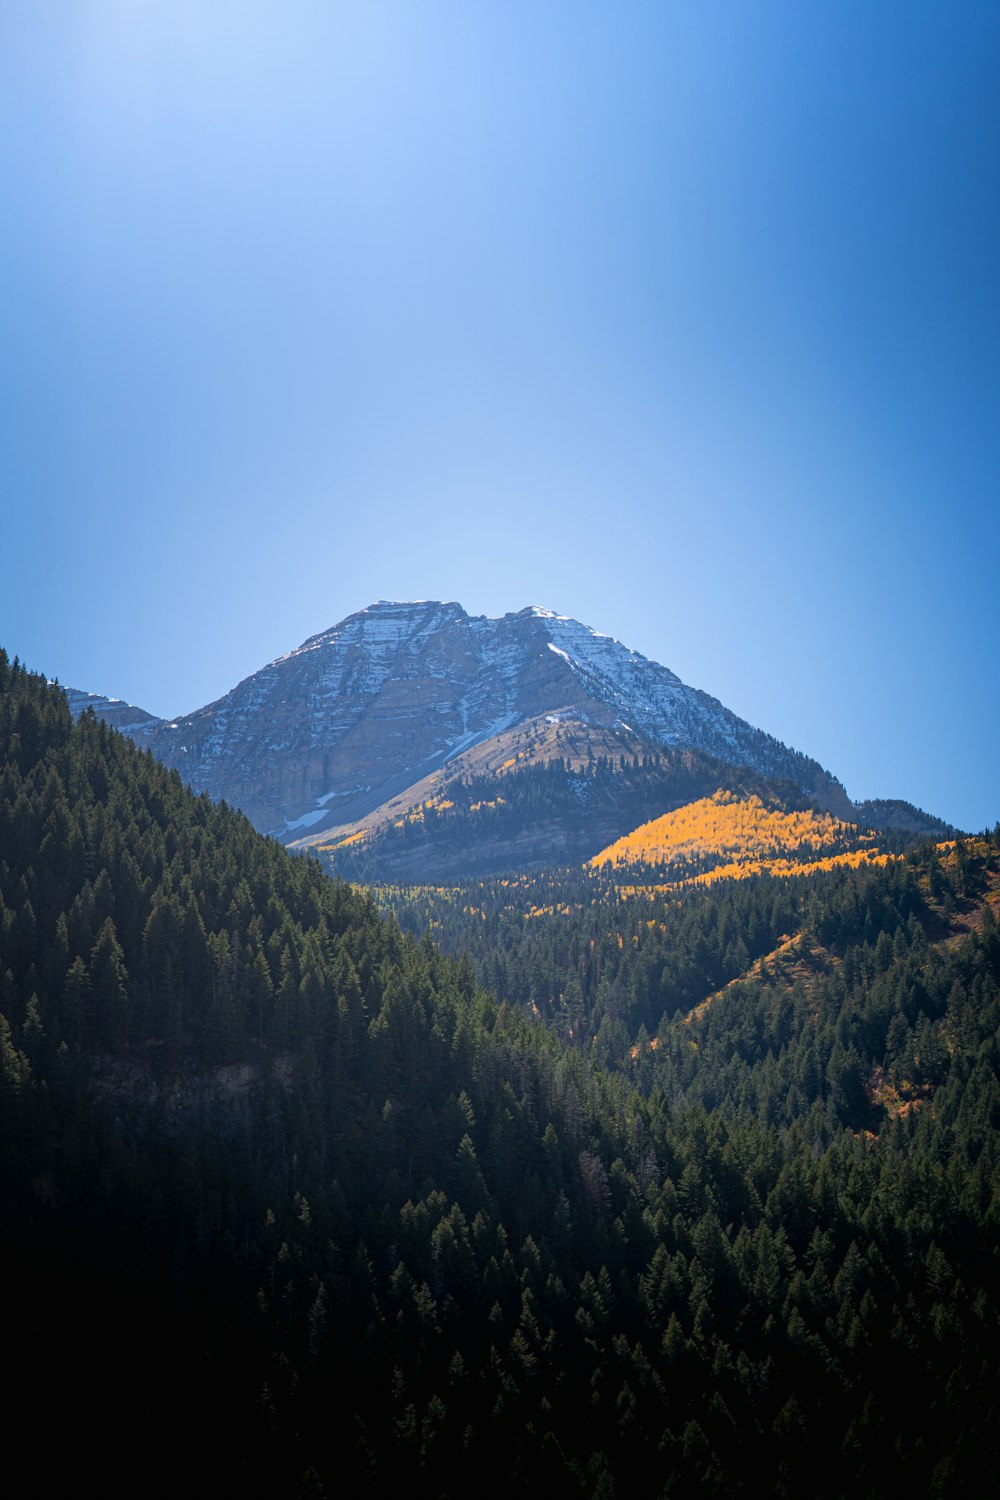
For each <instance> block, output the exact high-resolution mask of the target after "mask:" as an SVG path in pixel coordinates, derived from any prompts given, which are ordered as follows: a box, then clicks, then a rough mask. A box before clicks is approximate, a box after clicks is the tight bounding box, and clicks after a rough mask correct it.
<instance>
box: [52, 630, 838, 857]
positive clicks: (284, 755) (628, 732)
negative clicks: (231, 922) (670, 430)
mask: <svg viewBox="0 0 1000 1500" xmlns="http://www.w3.org/2000/svg"><path fill="white" fill-rule="evenodd" d="M81 696H82V695H81ZM95 707H96V704H95ZM97 711H98V712H102V710H101V709H100V708H98V709H97ZM129 712H130V714H132V715H133V716H136V717H134V718H133V721H132V722H131V723H130V724H128V725H126V724H125V723H122V724H121V727H122V728H125V729H126V731H127V732H128V733H130V734H132V735H133V737H134V738H136V739H138V740H140V742H141V743H143V744H144V745H147V746H148V747H149V748H150V749H152V750H153V752H154V753H155V754H156V755H157V756H158V757H159V758H160V759H161V760H163V761H165V762H166V763H167V764H168V765H171V766H175V767H176V768H177V769H178V770H179V771H180V772H181V774H182V775H183V776H184V778H185V780H186V781H189V782H190V783H191V785H192V786H194V787H195V788H196V789H198V790H205V791H207V792H209V794H210V795H211V796H213V797H218V798H224V799H225V800H226V801H228V802H230V803H232V804H234V805H235V806H237V807H240V808H242V809H243V811H244V812H245V813H246V814H247V816H248V817H249V818H250V820H251V821H252V822H253V823H254V824H255V825H256V827H258V828H260V829H262V830H264V831H266V832H270V833H274V834H276V835H277V836H278V837H280V838H283V839H285V840H288V841H293V840H297V839H301V838H303V837H306V836H308V835H310V834H312V833H318V832H321V831H324V830H330V829H333V828H336V827H342V826H345V825H348V824H352V823H353V822H355V821H356V820H358V819H360V818H363V817H364V816H365V815H366V814H369V813H371V812H372V811H373V810H374V809H375V808H378V807H380V806H382V805H384V804H386V803H387V802H389V801H390V800H392V798H394V797H397V796H399V795H401V794H403V793H405V792H406V790H407V789H408V788H409V787H411V786H413V785H414V783H417V782H419V781H421V780H423V779H424V778H426V777H427V776H429V775H431V774H433V773H434V772H435V771H438V770H440V769H441V768H442V767H444V766H447V765H448V764H450V763H451V762H452V761H454V760H456V759H457V758H459V757H462V756H463V755H464V754H465V753H466V752H467V751H469V750H470V749H471V748H473V747H475V746H477V745H480V744H483V743H484V742H487V741H489V740H491V739H496V738H497V737H501V736H503V735H504V734H505V733H507V732H509V731H510V730H512V729H513V728H514V727H515V726H517V725H519V724H523V723H525V722H526V721H528V720H531V719H539V718H541V719H543V720H544V719H545V717H546V716H549V715H551V716H552V718H553V719H563V718H566V719H572V720H574V721H577V722H580V723H583V724H585V725H591V726H593V728H594V730H595V731H597V730H601V731H604V732H605V733H610V734H611V735H613V736H616V737H617V736H624V737H625V738H626V740H627V742H628V743H629V744H630V745H632V746H634V744H635V743H636V742H638V743H639V744H640V745H647V746H650V747H655V748H659V747H666V748H671V749H678V748H692V749H698V750H702V751H705V752H706V753H708V754H710V755H713V756H716V757H717V758H719V759H720V760H724V761H726V762H727V763H729V764H731V765H745V766H750V767H752V768H753V769H754V770H756V771H759V772H761V773H762V774H764V775H767V776H771V777H779V778H784V779H787V780H789V781H792V782H794V783H795V784H796V785H797V786H798V787H800V788H802V789H803V790H805V791H806V792H807V793H808V794H809V795H810V796H811V797H813V798H814V799H815V800H816V801H817V803H819V804H820V805H822V806H824V807H829V808H830V809H831V810H832V811H834V812H838V813H841V814H842V815H848V813H849V808H850V804H849V803H848V801H847V797H846V794H845V793H844V790H843V788H842V787H841V786H840V784H839V782H837V781H835V780H834V778H833V777H831V776H830V775H829V774H828V773H827V772H826V771H824V770H823V768H822V767H821V766H819V765H818V764H817V763H816V762H815V761H811V760H808V759H807V758H806V757H805V756H802V755H798V754H796V753H795V752H794V751H791V750H789V749H788V748H787V747H786V746H784V745H782V744H780V743H779V742H778V741H777V740H775V739H773V738H772V737H771V736H770V735H767V734H764V733H762V732H761V731H760V730H758V729H755V728H753V727H752V726H751V725H750V724H747V723H745V722H744V721H743V720H742V719H739V718H737V717H736V715H735V714H733V713H730V711H729V710H728V709H726V708H724V707H723V705H722V704H721V703H719V702H718V701H717V700H716V699H714V698H711V697H709V696H708V694H706V693H702V692H699V691H698V690H697V689H695V688H691V687H688V686H686V685H685V684H684V683H683V682H681V680H680V679H679V678H678V677H677V676H675V674H674V673H673V672H671V671H669V670H668V669H667V668H666V667H662V666H659V665H658V664H657V663H656V662H652V661H649V660H647V659H646V658H645V657H643V656H640V655H638V653H636V652H634V651H630V650H628V648H627V647H625V646H623V645H621V644H620V643H619V642H618V641H615V640H612V639H611V637H610V636H602V635H598V634H597V633H596V632H595V631H593V630H591V629H589V628H588V627H587V626H586V625H581V624H580V623H579V622H577V621H575V620H570V619H567V618H565V617H564V616H559V615H555V614H553V613H552V612H551V611H550V610H545V609H540V608H538V607H532V608H529V609H524V610H521V611H519V612H518V613H516V614H507V615H504V616H503V617H502V618H500V619H488V618H486V617H483V616H470V615H468V614H466V612H465V610H464V609H462V607H461V605H459V604H455V603H437V602H421V603H415V604H413V603H411V604H396V603H385V602H383V603H380V604H376V605H372V606H371V607H370V608H369V609H365V610H362V611H360V612H359V613H358V614H355V615H351V616H350V617H349V618H348V619H346V620H343V621H342V622H341V623H340V624H339V625H335V626H334V627H333V628H332V629H330V630H327V631H324V632H323V633H322V634H321V635H316V636H313V637H312V638H311V639H310V640H308V641H306V642H305V643H304V644H303V645H302V646H300V647H299V648H298V650H296V651H291V652H289V653H288V654H287V655H286V656H282V657H279V658H278V659H277V660H276V661H274V662H272V663H271V664H270V665H269V666H267V667H264V668H263V669H262V670H261V671H260V672H256V673H255V674H254V675H253V676H252V677H248V678H247V679H246V681H244V682H241V683H240V684H239V685H238V686H237V687H235V688H233V690H232V691H231V692H230V693H227V694H226V696H225V697H224V698H220V699H219V700H218V702H216V703H211V704H209V705H208V706H207V707H205V708H202V709H199V710H197V711H196V712H195V713H192V714H187V715H185V716H184V717H182V718H179V719H176V720H173V721H171V722H170V723H166V722H164V721H162V720H153V719H152V718H151V717H150V716H142V717H141V718H140V717H138V715H141V710H138V711H136V710H130V711H129ZM102 716H103V717H108V716H109V714H108V713H106V712H102ZM120 717H121V718H122V719H124V718H127V717H128V715H126V714H124V713H122V714H121V715H120ZM553 753H556V752H553ZM559 753H561V752H559Z"/></svg>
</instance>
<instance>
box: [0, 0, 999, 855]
mask: <svg viewBox="0 0 1000 1500" xmlns="http://www.w3.org/2000/svg"><path fill="white" fill-rule="evenodd" d="M0 201H2V202H3V205H4V213H3V221H4V225H3V233H2V236H0V277H2V280H0V288H2V290H0V424H2V432H0V437H2V442H0V494H2V497H3V500H2V505H3V511H2V525H3V531H2V535H3V573H2V585H0V643H2V644H3V645H4V646H5V647H6V648H7V650H8V651H9V652H10V653H11V654H14V653H17V654H19V655H20V656H21V658H22V659H23V660H25V661H26V662H27V663H28V664H29V665H31V666H32V667H35V668H37V669H39V670H42V671H45V672H47V673H48V674H49V675H52V676H58V677H59V679H60V680H61V681H63V682H65V683H68V684H72V685H74V686H79V687H85V688H89V689H91V690H94V691H101V692H106V693H109V694H112V695H117V696H121V697H126V698H130V699H131V700H132V701H134V702H137V703H140V704H141V705H143V706H144V707H146V708H148V709H150V710H151V711H154V712H158V713H164V714H176V713H179V712H183V711H186V710H189V709H193V708H195V707H198V706H200V705H201V704H202V703H204V702H207V701H209V700H210V699H212V698H215V697H218V696H220V695H221V694H222V693H223V692H225V691H226V690H227V689H228V688H229V687H231V686H232V685H233V684H234V683H235V682H236V681H237V680H239V679H240V678H242V677H245V676H247V675H248V674H249V673H251V672H253V671H254V670H256V669H257V668H258V667H259V666H261V665H263V664H264V663H265V662H266V661H268V660H269V659H271V658H273V657H274V656H276V655H277V654H279V653H280V652H282V651H285V650H288V649H290V648H291V647H293V646H295V645H297V644H299V642H300V641H301V640H303V639H304V638H305V637H306V636H308V635H311V634H314V633H315V632H317V631H319V630H321V629H324V628H325V627H327V626H328V625H331V624H333V623H334V622H335V621H337V620H339V619H341V618H342V617H343V616H344V615H346V614H348V613H350V612H352V611H353V610H355V609H358V608H361V607H363V606H364V605H365V604H367V603H369V602H371V601H372V600H374V599H378V598H445V599H458V600H460V601H461V602H462V603H463V604H464V605H465V607H466V608H467V609H469V610H470V611H471V612H475V613H488V614H502V613H503V612H505V611H506V610H508V609H519V608H521V607H523V606H524V605H526V604H529V603H540V604H545V605H548V606H549V607H551V608H553V609H556V610H558V611H559V612H561V613H565V614H571V615H574V616H575V617H576V618H578V619H582V620H584V621H586V622H587V623H588V624H591V625H593V626H594V627H595V628H597V629H599V630H602V631H605V632H608V633H610V634H612V635H615V636H617V637H618V638H619V639H621V640H623V641H625V642H626V643H627V644H628V645H630V646H632V647H634V648H635V649H637V650H640V651H642V652H644V653H645V654H646V655H648V656H652V657H654V658H656V659H657V660H659V661H662V662H664V663H666V664H667V665H668V666H670V667H672V668H673V669H674V670H675V671H676V672H678V673H679V674H680V675H681V676H682V677H683V678H684V679H685V680H686V681H689V682H691V683H693V684H695V685H696V686H698V687H702V688H704V689H706V690H707V691H709V692H712V693H714V694H715V695H716V696H717V697H719V698H721V699H722V700H723V701H724V702H725V703H726V704H727V705H728V706H730V707H731V708H732V709H734V710H735V711H736V712H738V713H740V714H741V715H743V716H744V717H745V718H747V719H749V720H750V721H751V722H753V723H756V724H759V725H761V726H762V727H764V728H766V729H768V730H769V731H770V732H771V733H773V734H776V735H778V736H779V737H780V738H782V739H784V740H785V741H786V742H787V743H789V744H792V745H795V746H796V747H797V748H799V749H802V750H805V751H807V752H808V753H809V754H811V755H814V756H815V757H816V758H817V759H819V760H820V761H822V762H823V763H824V764H825V765H827V766H828V767H829V768H830V769H831V770H833V771H834V772H835V773H836V774H837V775H839V776H840V777H841V778H842V780H843V781H844V782H845V784H846V786H847V788H848V790H849V792H850V793H851V794H852V795H853V796H855V797H865V796H874V795H895V796H901V797H905V798H908V799H910V800H912V801H915V802H917V803H919V804H920V805H922V806H924V807H926V808H928V809H929V810H932V811H934V812H937V813H939V814H940V815H942V816H944V817H947V818H950V819H952V820H954V821H956V822H958V823H959V824H961V825H963V826H967V827H973V828H978V827H982V826H983V825H985V824H987V823H989V824H992V823H993V822H995V821H996V820H997V819H998V818H1000V782H998V777H997V774H996V766H997V755H996V749H995V746H996V743H997V738H998V732H1000V709H998V701H1000V700H998V693H997V687H998V682H997V676H998V673H997V642H998V640H1000V629H998V627H1000V619H998V615H1000V587H998V574H997V559H998V556H1000V546H998V543H1000V521H998V516H997V510H998V505H997V502H998V498H1000V496H998V490H1000V485H998V475H1000V420H998V417H1000V274H998V267H1000V244H998V241H1000V234H998V230H1000V8H998V7H997V6H996V5H995V4H988V5H975V4H960V5H955V6H945V5H943V4H937V5H926V4H920V3H906V4H904V3H902V0H900V3H898V4H897V3H893V4H889V3H874V4H873V3H871V0H868V3H864V4H854V3H850V0H846V3H845V0H836V3H833V0H831V3H823V0H811V3H808V4H806V3H794V4H792V3H784V4H781V3H752V0H750V3H735V0H734V3H730V4H721V3H712V0H698V3H694V0H692V3H690V4H670V3H668V0H658V3H651V4H640V3H628V0H623V3H618V4H615V5H611V4H600V5H599V4H591V3H587V0H575V3H572V4H562V3H555V0H553V3H547V0H532V3H518V0H503V3H500V0H496V3H489V4H487V3H481V4H477V3H475V0H456V3H436V0H421V3H419V4H418V3H416V0H414V3H412V4H393V3H388V0H386V3H379V0H365V3H358V4H353V3H351V4H336V3H332V0H330V3H306V0H284V3H282V4H280V5H279V4H277V3H275V4H266V5H265V4H260V3H254V0H213V3H212V4H205V3H204V0H197V3H188V0H145V3H144V0H93V3H82V0H81V3H73V0H34V3H32V4H23V5H22V4H7V5H4V6H2V7H0Z"/></svg>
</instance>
